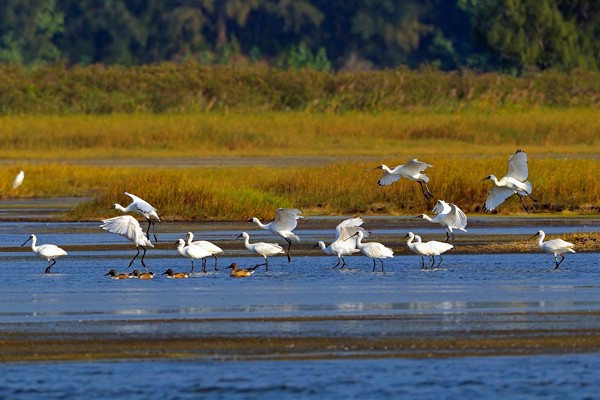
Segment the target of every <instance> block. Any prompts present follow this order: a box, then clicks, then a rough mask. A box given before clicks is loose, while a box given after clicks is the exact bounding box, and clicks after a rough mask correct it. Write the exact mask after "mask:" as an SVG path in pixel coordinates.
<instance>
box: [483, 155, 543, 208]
mask: <svg viewBox="0 0 600 400" xmlns="http://www.w3.org/2000/svg"><path fill="white" fill-rule="evenodd" d="M528 175H529V170H528V168H527V153H525V152H524V151H522V150H517V151H516V153H515V154H513V155H512V156H510V157H509V158H508V173H507V174H506V175H505V176H504V177H502V179H500V180H498V178H496V176H494V175H489V176H488V177H486V178H484V179H483V181H485V180H487V179H489V180H491V181H492V182H494V186H493V187H492V188H491V189H490V191H489V193H488V196H487V198H486V199H485V204H484V206H483V208H484V210H487V211H492V210H494V209H495V208H496V207H498V206H499V205H500V204H502V203H503V202H504V200H506V199H508V198H509V197H510V196H512V195H513V194H516V195H517V196H519V200H521V205H522V206H523V209H524V210H525V212H529V211H528V210H527V207H525V203H524V202H523V196H527V197H529V198H530V199H531V200H533V201H534V202H535V203H537V200H535V199H534V198H533V197H531V191H532V190H533V187H532V186H531V182H529V181H527V176H528Z"/></svg>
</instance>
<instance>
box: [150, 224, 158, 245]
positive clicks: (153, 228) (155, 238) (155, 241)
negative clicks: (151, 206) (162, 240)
mask: <svg viewBox="0 0 600 400" xmlns="http://www.w3.org/2000/svg"><path fill="white" fill-rule="evenodd" d="M150 222H151V224H152V234H153V235H154V243H158V237H157V236H156V224H155V223H154V221H150Z"/></svg>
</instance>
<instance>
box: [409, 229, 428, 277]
mask: <svg viewBox="0 0 600 400" xmlns="http://www.w3.org/2000/svg"><path fill="white" fill-rule="evenodd" d="M404 238H405V239H406V238H408V240H407V241H406V245H407V246H408V248H409V249H410V251H412V252H413V253H415V254H416V255H418V256H420V257H421V269H425V257H423V256H427V257H429V248H428V246H427V245H426V244H425V243H421V237H420V236H418V235H415V234H414V233H412V232H408V233H407V234H406V236H404ZM416 238H419V240H418V241H416V242H413V240H414V239H416Z"/></svg>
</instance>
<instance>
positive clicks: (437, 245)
mask: <svg viewBox="0 0 600 400" xmlns="http://www.w3.org/2000/svg"><path fill="white" fill-rule="evenodd" d="M415 240H416V241H417V243H422V242H421V236H419V235H415ZM422 244H424V245H425V246H427V247H428V248H429V250H428V252H429V256H431V265H430V266H429V268H433V264H435V256H439V257H440V261H439V262H438V265H437V266H438V267H439V266H440V264H441V263H442V254H444V253H445V252H447V251H448V250H450V249H452V248H454V246H453V245H451V244H449V243H443V242H437V241H435V240H430V241H429V242H424V243H422Z"/></svg>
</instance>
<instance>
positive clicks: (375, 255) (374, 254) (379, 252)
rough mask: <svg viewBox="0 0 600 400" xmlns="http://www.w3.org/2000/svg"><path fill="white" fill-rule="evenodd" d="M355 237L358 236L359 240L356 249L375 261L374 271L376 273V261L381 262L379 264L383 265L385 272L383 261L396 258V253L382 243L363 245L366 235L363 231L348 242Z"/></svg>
mask: <svg viewBox="0 0 600 400" xmlns="http://www.w3.org/2000/svg"><path fill="white" fill-rule="evenodd" d="M354 236H358V239H357V240H356V247H357V248H358V249H359V250H360V251H361V253H363V254H364V255H365V256H367V257H370V258H371V259H372V260H373V271H375V268H377V264H376V260H379V262H380V263H381V272H384V271H383V259H384V258H394V251H393V250H392V249H390V248H389V247H385V246H384V245H382V244H381V243H377V242H369V243H363V242H362V239H363V237H364V236H365V235H364V233H362V231H358V232H356V233H355V234H354V235H352V236H351V237H349V238H348V239H346V240H350V239H351V238H352V237H354Z"/></svg>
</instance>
